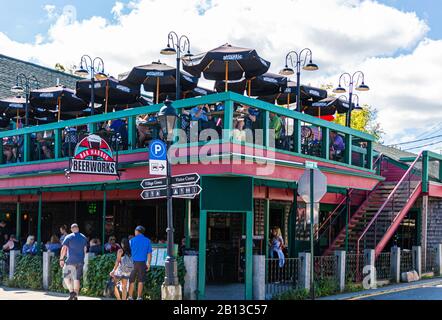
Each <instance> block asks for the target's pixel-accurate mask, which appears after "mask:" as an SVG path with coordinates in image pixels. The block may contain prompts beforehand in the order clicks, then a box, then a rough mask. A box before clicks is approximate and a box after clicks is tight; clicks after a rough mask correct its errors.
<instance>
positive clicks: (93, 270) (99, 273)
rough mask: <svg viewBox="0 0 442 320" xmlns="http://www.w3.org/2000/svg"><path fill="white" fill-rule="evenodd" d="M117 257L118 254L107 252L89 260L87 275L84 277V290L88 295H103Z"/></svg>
mask: <svg viewBox="0 0 442 320" xmlns="http://www.w3.org/2000/svg"><path fill="white" fill-rule="evenodd" d="M116 259H117V256H116V254H105V255H99V256H95V257H94V258H92V259H91V260H90V261H89V265H88V271H87V277H86V279H84V288H83V289H82V292H83V293H84V294H85V295H88V296H97V297H101V296H103V291H104V288H105V285H106V283H107V281H108V280H109V273H110V272H111V271H112V269H113V268H114V265H115V260H116Z"/></svg>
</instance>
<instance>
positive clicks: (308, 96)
mask: <svg viewBox="0 0 442 320" xmlns="http://www.w3.org/2000/svg"><path fill="white" fill-rule="evenodd" d="M281 90H282V91H281V92H279V93H277V94H274V95H262V96H260V97H259V98H258V99H260V100H263V101H267V102H271V103H274V102H275V101H276V102H277V104H279V105H287V106H289V105H290V104H291V103H295V102H296V91H297V87H296V83H295V82H292V81H289V82H287V86H286V87H285V88H282V89H281ZM327 96H328V94H327V90H324V89H320V88H315V87H311V86H306V85H301V103H302V104H305V105H309V104H308V103H307V102H308V101H310V102H312V101H319V100H322V99H325V98H327Z"/></svg>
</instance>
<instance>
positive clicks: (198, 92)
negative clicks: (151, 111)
mask: <svg viewBox="0 0 442 320" xmlns="http://www.w3.org/2000/svg"><path fill="white" fill-rule="evenodd" d="M215 93H216V91H213V90H209V89H206V88H202V87H196V88H195V89H193V90H189V91H185V92H183V93H182V96H183V98H184V99H187V98H195V97H204V96H208V95H209V94H215ZM166 98H169V100H175V99H176V96H175V92H170V93H160V98H159V102H163V101H165V100H166Z"/></svg>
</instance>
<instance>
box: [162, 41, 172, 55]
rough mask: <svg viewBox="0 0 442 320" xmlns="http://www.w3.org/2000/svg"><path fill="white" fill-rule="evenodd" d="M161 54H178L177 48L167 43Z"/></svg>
mask: <svg viewBox="0 0 442 320" xmlns="http://www.w3.org/2000/svg"><path fill="white" fill-rule="evenodd" d="M160 53H161V54H164V55H166V56H171V55H173V54H176V50H175V49H174V48H171V47H170V44H169V43H168V44H167V47H166V48H164V49H163V50H161V51H160Z"/></svg>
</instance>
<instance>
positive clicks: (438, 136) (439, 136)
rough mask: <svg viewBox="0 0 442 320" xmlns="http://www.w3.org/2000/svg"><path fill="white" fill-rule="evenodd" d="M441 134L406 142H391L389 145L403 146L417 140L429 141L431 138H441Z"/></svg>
mask: <svg viewBox="0 0 442 320" xmlns="http://www.w3.org/2000/svg"><path fill="white" fill-rule="evenodd" d="M441 137H442V134H441V135H437V136H433V137H429V138H424V139H419V140H413V141H406V142H401V143H395V144H391V145H389V147H392V146H403V145H404V144H412V143H416V142H422V141H427V140H431V139H436V138H441Z"/></svg>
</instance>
